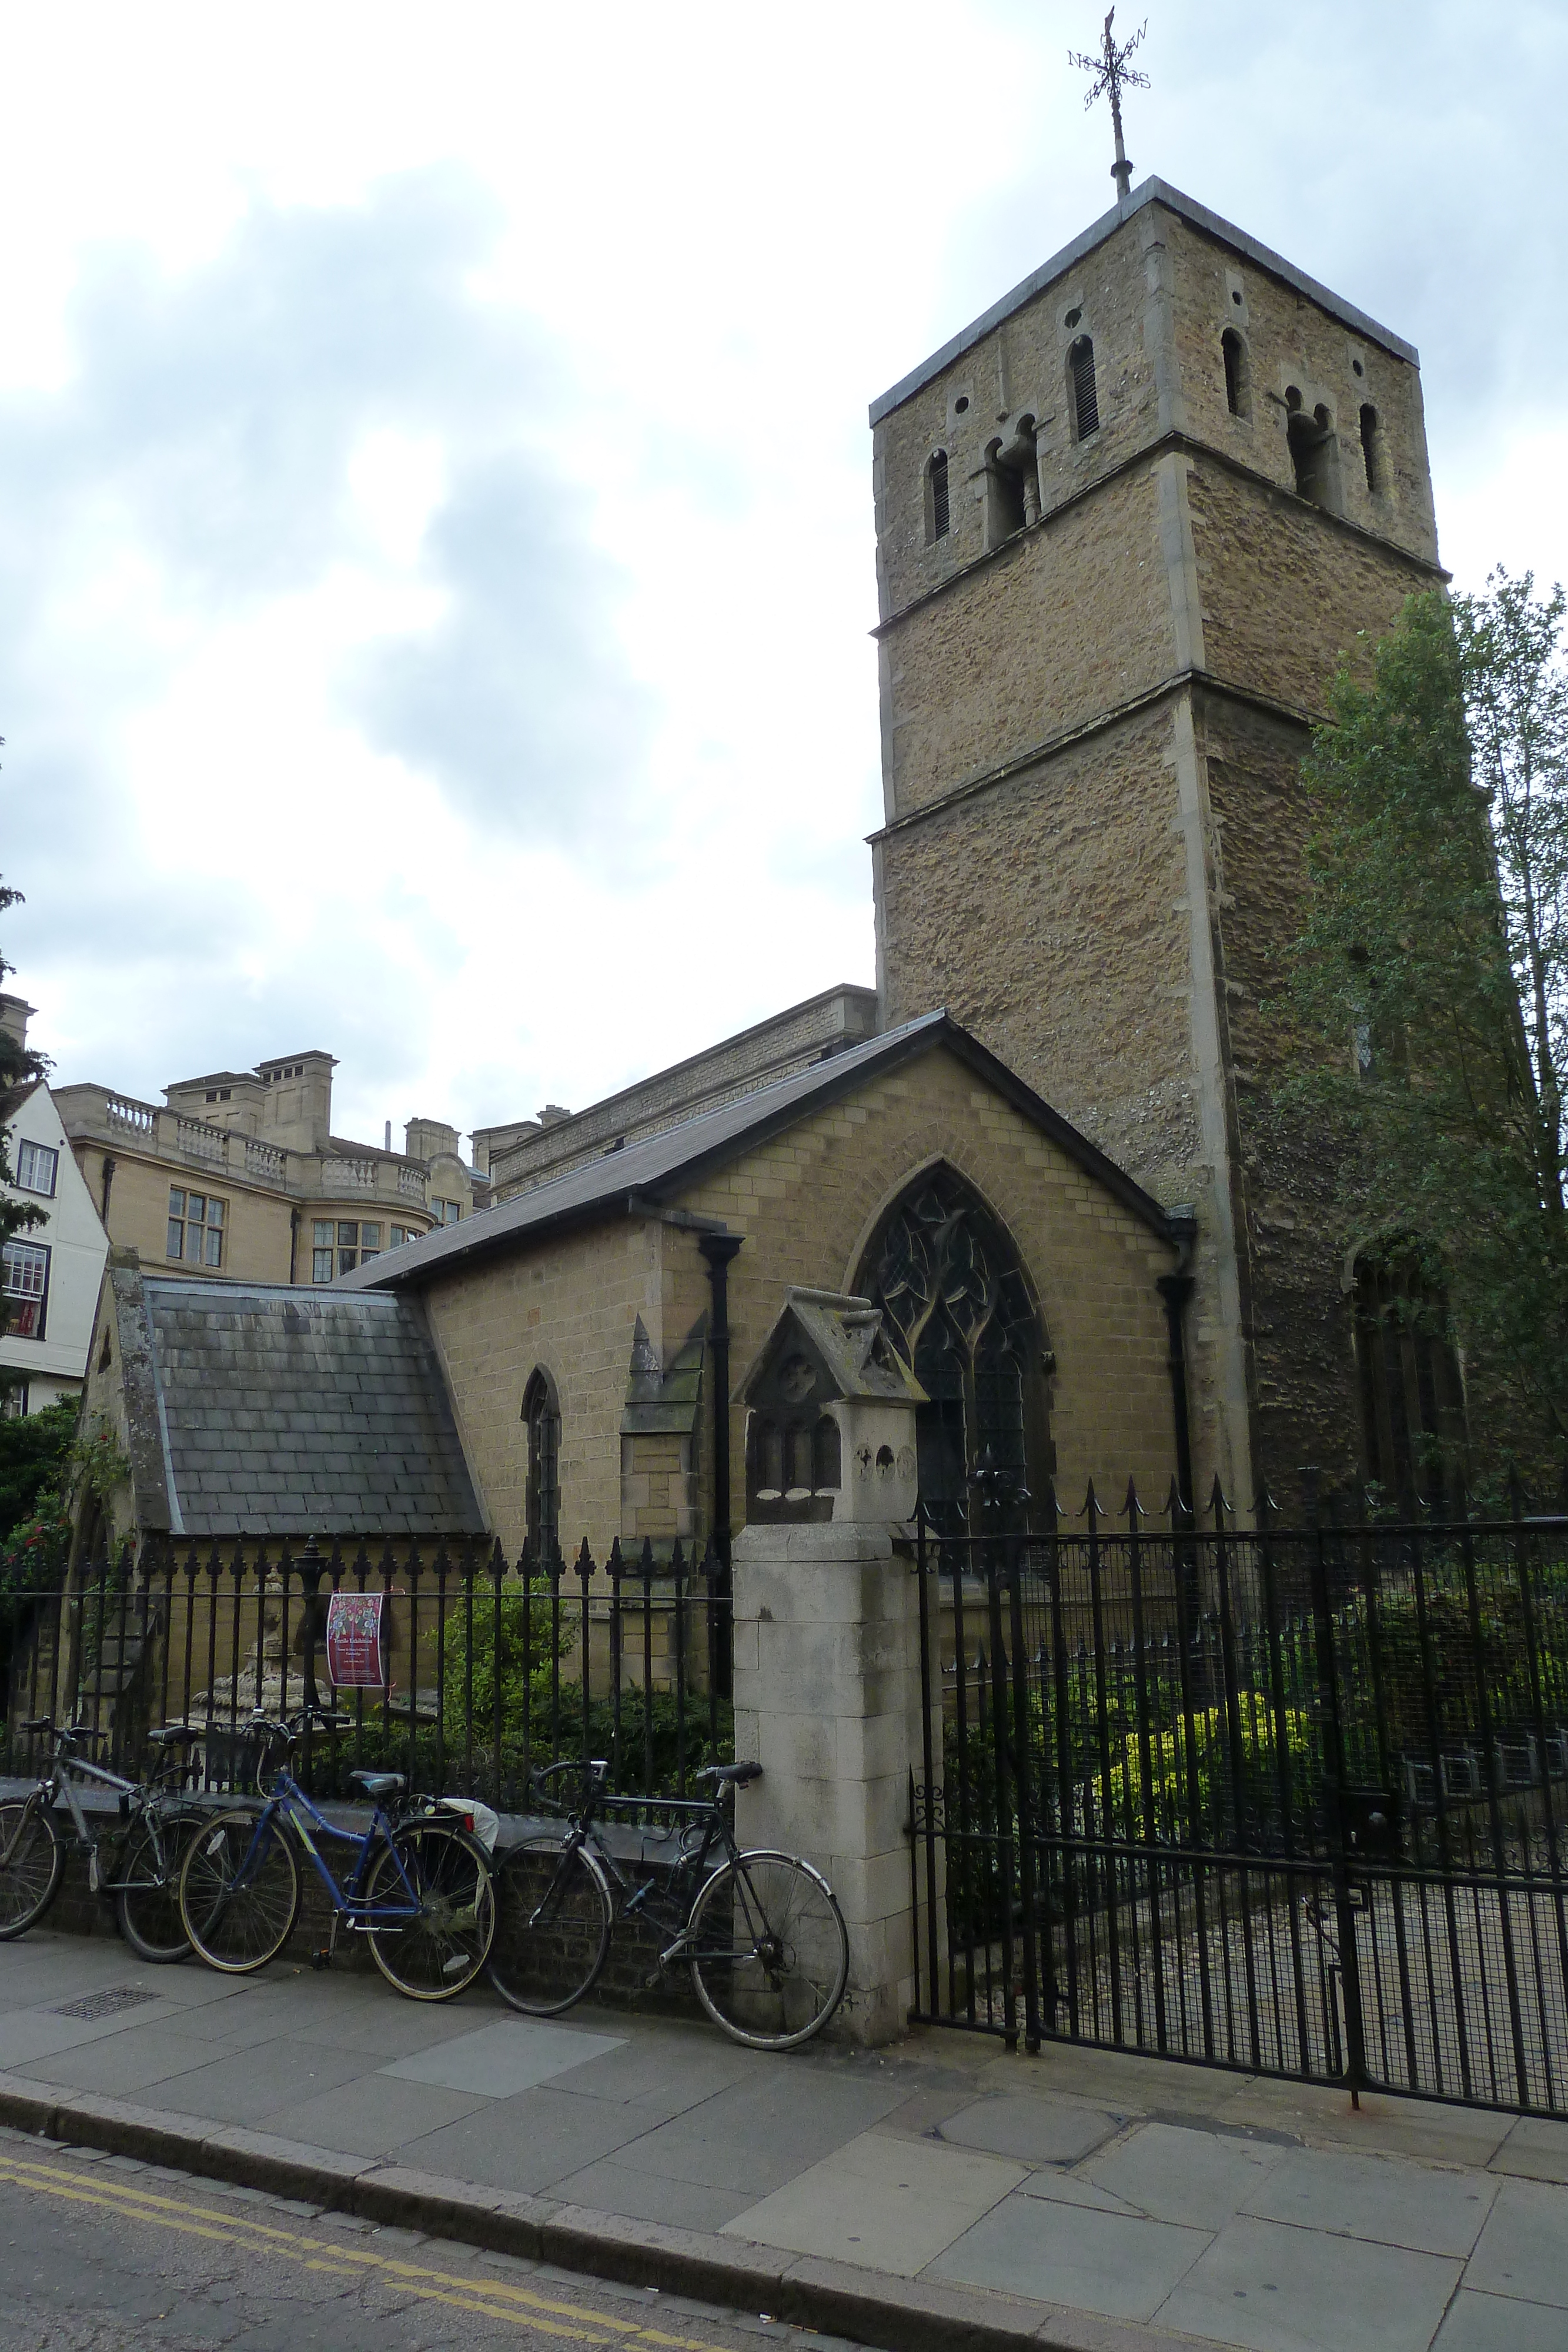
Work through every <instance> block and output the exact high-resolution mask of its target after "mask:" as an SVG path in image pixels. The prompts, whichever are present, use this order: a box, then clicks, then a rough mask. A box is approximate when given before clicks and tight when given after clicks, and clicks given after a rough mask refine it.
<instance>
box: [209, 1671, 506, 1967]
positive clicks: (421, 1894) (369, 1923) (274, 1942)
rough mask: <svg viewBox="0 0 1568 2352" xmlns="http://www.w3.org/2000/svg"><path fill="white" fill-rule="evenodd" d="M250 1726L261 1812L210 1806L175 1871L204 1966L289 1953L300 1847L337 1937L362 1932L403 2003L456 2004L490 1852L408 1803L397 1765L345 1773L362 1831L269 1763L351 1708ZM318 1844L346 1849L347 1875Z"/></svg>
mask: <svg viewBox="0 0 1568 2352" xmlns="http://www.w3.org/2000/svg"><path fill="white" fill-rule="evenodd" d="M252 1728H253V1730H254V1732H255V1733H256V1737H257V1738H258V1739H259V1740H260V1742H261V1743H262V1758H261V1761H260V1764H259V1766H258V1771H257V1780H258V1785H260V1786H261V1787H262V1789H263V1791H264V1795H265V1802H264V1803H263V1805H262V1807H261V1810H260V1811H259V1812H257V1811H256V1808H255V1806H254V1805H248V1806H236V1807H235V1808H234V1809H233V1810H232V1811H227V1812H222V1813H215V1814H214V1815H213V1816H212V1818H211V1820H210V1821H209V1822H207V1823H206V1825H205V1826H204V1828H203V1829H202V1830H201V1831H200V1832H198V1834H197V1835H196V1836H195V1837H194V1838H193V1840H192V1842H191V1845H190V1848H189V1850H188V1852H187V1853H186V1855H185V1864H184V1868H183V1871H182V1872H181V1874H180V1916H181V1917H182V1919H183V1922H184V1927H185V1933H186V1934H187V1935H188V1936H189V1937H190V1939H191V1942H192V1944H193V1946H194V1948H195V1949H196V1950H197V1951H198V1952H199V1953H200V1954H201V1956H202V1958H203V1959H204V1960H205V1961H206V1962H207V1965H208V1966H209V1968H214V1969H222V1970H223V1971H224V1972H225V1975H229V1976H244V1975H246V1974H247V1973H248V1972H249V1971H250V1970H251V1969H259V1968H265V1967H266V1965H267V1961H268V1960H270V1959H272V1958H275V1957H276V1955H277V1953H279V1952H280V1951H281V1950H282V1949H283V1947H284V1946H285V1944H287V1941H288V1938H289V1937H290V1935H291V1934H292V1933H293V1931H294V1923H295V1921H296V1919H297V1918H298V1916H299V1862H298V1856H299V1854H300V1853H302V1852H303V1853H305V1854H306V1855H308V1858H309V1860H310V1861H311V1862H312V1863H313V1864H315V1867H316V1872H317V1874H318V1876H319V1878H320V1881H321V1884H322V1885H323V1886H324V1887H325V1888H326V1890H327V1894H328V1897H329V1901H330V1903H331V1905H332V1943H333V1944H334V1945H335V1943H336V1941H337V1935H338V1930H339V1928H340V1927H344V1926H346V1927H348V1928H349V1929H350V1931H351V1932H354V1933H358V1934H361V1935H362V1936H363V1937H365V1940H366V1942H367V1943H368V1944H369V1945H370V1948H371V1958H372V1959H373V1960H374V1961H375V1964H376V1966H377V1968H378V1969H380V1970H381V1972H382V1976H383V1977H385V1979H386V1980H387V1982H388V1983H389V1984H392V1985H395V1986H396V1987H397V1990H399V1992H402V1993H406V1994H407V1995H408V1996H409V1998H410V2000H451V1998H452V1996H453V1994H454V1993H458V1992H461V1991H462V1990H463V1989H464V1987H465V1985H470V1984H472V1983H473V1981H474V1979H475V1978H476V1976H477V1975H478V1973H479V1971H480V1969H482V1968H483V1967H484V1965H485V1963H486V1959H487V1958H489V1953H490V1945H491V1941H492V1939H493V1938H494V1936H495V1932H496V1900H495V1893H494V1888H493V1885H492V1881H491V1876H490V1864H489V1857H488V1856H487V1854H486V1852H485V1849H484V1847H483V1846H482V1845H481V1844H480V1843H479V1841H478V1839H477V1838H476V1837H474V1836H472V1835H470V1833H469V1832H467V1831H466V1830H465V1828H464V1827H463V1826H462V1824H461V1822H460V1821H459V1820H458V1818H457V1817H456V1816H455V1814H454V1813H453V1812H452V1811H450V1810H445V1809H443V1808H441V1807H439V1806H433V1805H431V1804H430V1803H429V1802H428V1801H426V1800H424V1799H417V1800H414V1801H413V1804H414V1805H417V1806H418V1807H420V1808H421V1810H418V1811H414V1810H413V1807H412V1806H411V1804H410V1802H409V1801H407V1800H406V1799H405V1797H404V1793H403V1791H404V1782H403V1778H402V1773H401V1772H354V1773H351V1774H350V1779H351V1780H357V1781H358V1782H359V1783H360V1785H361V1788H362V1789H363V1790H364V1792H365V1794H366V1796H367V1797H369V1798H370V1799H371V1804H372V1806H373V1809H374V1810H373V1812H372V1816H371V1825H370V1827H369V1829H368V1830H366V1831H364V1832H362V1833H361V1832H360V1831H358V1830H343V1829H339V1828H338V1827H337V1826H336V1825H335V1824H334V1823H333V1822H329V1820H328V1819H327V1817H326V1815H325V1814H324V1813H323V1812H322V1811H320V1810H319V1807H318V1806H316V1805H315V1804H313V1803H312V1802H311V1801H310V1799H309V1798H308V1796H307V1795H306V1793H305V1791H304V1790H303V1789H302V1788H301V1787H300V1786H299V1784H298V1781H297V1780H295V1779H294V1777H293V1775H292V1774H291V1773H290V1771H289V1770H288V1768H287V1763H286V1762H279V1763H278V1764H277V1769H276V1770H273V1769H271V1767H272V1759H273V1757H274V1755H275V1754H276V1752H277V1749H278V1748H281V1750H282V1752H283V1755H284V1756H286V1757H287V1755H288V1754H289V1753H291V1752H292V1750H293V1748H295V1747H296V1745H297V1744H298V1741H299V1740H301V1739H302V1738H304V1737H305V1736H306V1733H307V1731H315V1730H318V1729H321V1730H328V1731H333V1730H346V1729H351V1728H352V1720H351V1718H350V1717H347V1716H335V1715H330V1714H328V1713H327V1712H326V1711H325V1710H323V1709H321V1708H319V1707H310V1708H306V1709H304V1710H302V1711H301V1713H300V1714H298V1715H297V1716H291V1717H288V1718H287V1721H286V1722H282V1723H278V1722H274V1721H272V1720H270V1719H269V1718H267V1717H256V1719H255V1721H254V1723H253V1726H252ZM269 1784H270V1785H269ZM389 1808H390V1810H389ZM318 1838H322V1839H327V1838H330V1839H333V1840H335V1841H336V1842H338V1843H341V1844H346V1845H350V1846H351V1847H352V1848H353V1849H354V1851H353V1853H352V1856H351V1859H350V1864H349V1868H348V1872H347V1874H346V1876H345V1877H344V1878H343V1879H342V1880H339V1879H338V1878H337V1877H336V1876H335V1874H334V1873H333V1871H332V1869H331V1866H330V1864H329V1863H328V1862H327V1861H326V1860H325V1858H324V1857H323V1855H322V1853H321V1852H320V1850H319V1847H318V1845H317V1843H316V1841H317V1839H318ZM330 1953H331V1946H329V1948H328V1953H327V1955H326V1957H327V1958H329V1957H330Z"/></svg>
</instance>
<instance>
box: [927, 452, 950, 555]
mask: <svg viewBox="0 0 1568 2352" xmlns="http://www.w3.org/2000/svg"><path fill="white" fill-rule="evenodd" d="M948 520H949V514H948V507H947V452H946V449H938V450H937V452H936V456H935V457H933V458H932V460H931V463H930V464H929V465H928V466H927V467H926V468H925V541H926V544H927V546H929V545H931V543H932V542H933V541H936V540H938V539H946V536H947V526H948Z"/></svg>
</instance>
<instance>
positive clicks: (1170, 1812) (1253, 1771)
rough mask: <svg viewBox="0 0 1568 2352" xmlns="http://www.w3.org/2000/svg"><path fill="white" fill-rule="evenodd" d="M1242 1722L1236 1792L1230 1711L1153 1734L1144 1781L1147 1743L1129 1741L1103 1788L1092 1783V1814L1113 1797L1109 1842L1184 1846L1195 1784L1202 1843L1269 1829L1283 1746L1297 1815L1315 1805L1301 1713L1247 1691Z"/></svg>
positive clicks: (1211, 1712)
mask: <svg viewBox="0 0 1568 2352" xmlns="http://www.w3.org/2000/svg"><path fill="white" fill-rule="evenodd" d="M1237 1716H1238V1730H1239V1738H1238V1740H1237V1746H1238V1748H1239V1786H1236V1785H1233V1784H1234V1782H1235V1781H1236V1778H1237V1770H1238V1762H1237V1759H1235V1758H1234V1757H1233V1755H1232V1750H1231V1726H1230V1723H1229V1721H1228V1717H1227V1714H1226V1710H1225V1709H1224V1708H1223V1707H1219V1706H1210V1707H1205V1708H1204V1709H1203V1710H1202V1711H1201V1712H1198V1713H1195V1714H1193V1715H1192V1716H1191V1717H1186V1716H1182V1715H1178V1716H1177V1717H1176V1718H1175V1721H1174V1723H1173V1725H1172V1727H1171V1728H1170V1729H1169V1730H1168V1731H1155V1730H1151V1731H1150V1733H1149V1735H1148V1751H1149V1756H1148V1771H1147V1774H1146V1775H1145V1768H1144V1741H1143V1740H1142V1739H1141V1738H1138V1737H1137V1735H1136V1734H1133V1735H1130V1736H1128V1737H1126V1738H1124V1739H1123V1741H1122V1743H1121V1747H1120V1751H1119V1753H1117V1754H1116V1756H1115V1760H1114V1762H1113V1764H1112V1767H1111V1769H1110V1771H1109V1773H1108V1774H1105V1775H1104V1776H1103V1781H1102V1780H1094V1781H1092V1782H1091V1783H1090V1784H1089V1788H1088V1791H1087V1802H1088V1809H1089V1810H1092V1811H1100V1810H1102V1809H1103V1806H1104V1804H1105V1801H1106V1799H1107V1798H1108V1799H1109V1808H1110V1817H1111V1818H1110V1821H1109V1822H1108V1823H1107V1824H1106V1827H1107V1830H1108V1832H1109V1833H1110V1834H1111V1835H1113V1836H1118V1837H1127V1838H1141V1837H1144V1836H1146V1835H1147V1834H1148V1833H1149V1832H1150V1830H1151V1829H1152V1830H1153V1832H1154V1834H1155V1837H1157V1838H1161V1839H1164V1840H1166V1841H1168V1842H1169V1843H1172V1844H1176V1845H1179V1844H1183V1843H1186V1841H1187V1839H1188V1838H1189V1837H1190V1835H1191V1822H1192V1810H1191V1809H1192V1791H1193V1782H1194V1780H1196V1781H1197V1810H1198V1818H1199V1824H1200V1828H1199V1834H1200V1835H1201V1836H1204V1837H1208V1838H1215V1839H1218V1840H1224V1839H1225V1838H1226V1837H1227V1835H1228V1834H1232V1835H1233V1834H1235V1833H1236V1832H1245V1830H1246V1829H1247V1828H1248V1827H1253V1828H1268V1827H1270V1826H1271V1825H1273V1824H1275V1823H1276V1822H1277V1819H1278V1813H1279V1759H1280V1751H1281V1745H1282V1746H1283V1748H1284V1753H1285V1760H1286V1763H1287V1765H1288V1767H1289V1772H1288V1780H1289V1787H1290V1790H1291V1801H1292V1804H1293V1806H1294V1807H1295V1808H1296V1809H1297V1810H1298V1811H1299V1810H1300V1809H1301V1807H1302V1806H1303V1804H1304V1803H1307V1802H1310V1798H1309V1796H1308V1790H1309V1780H1308V1775H1309V1773H1310V1771H1311V1769H1312V1751H1311V1747H1310V1744H1309V1741H1308V1737H1307V1717H1306V1715H1305V1714H1304V1713H1303V1712H1302V1711H1301V1709H1300V1708H1299V1707H1285V1708H1283V1709H1280V1710H1276V1709H1275V1708H1274V1707H1272V1706H1270V1703H1269V1701H1268V1700H1267V1699H1266V1698H1265V1697H1264V1696H1262V1694H1261V1693H1260V1692H1259V1691H1252V1690H1244V1691H1241V1692H1239V1694H1238V1704H1237Z"/></svg>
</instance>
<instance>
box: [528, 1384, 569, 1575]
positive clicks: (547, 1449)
mask: <svg viewBox="0 0 1568 2352" xmlns="http://www.w3.org/2000/svg"><path fill="white" fill-rule="evenodd" d="M523 1421H524V1423H525V1425H526V1426H527V1429H528V1547H529V1549H530V1550H531V1551H532V1553H533V1556H534V1558H535V1559H536V1560H538V1561H540V1562H544V1561H548V1560H549V1559H553V1558H554V1557H555V1556H556V1554H557V1553H558V1552H559V1549H560V1407H559V1403H558V1402H557V1400H556V1393H555V1385H554V1383H553V1381H551V1380H550V1377H549V1373H548V1372H545V1371H536V1372H535V1373H534V1374H533V1375H532V1377H531V1378H530V1380H529V1381H528V1387H527V1388H526V1389H525V1390H524V1391H523Z"/></svg>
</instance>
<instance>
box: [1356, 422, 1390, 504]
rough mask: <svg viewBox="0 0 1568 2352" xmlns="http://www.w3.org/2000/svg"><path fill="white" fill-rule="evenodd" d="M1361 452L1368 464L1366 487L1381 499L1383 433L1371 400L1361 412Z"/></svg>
mask: <svg viewBox="0 0 1568 2352" xmlns="http://www.w3.org/2000/svg"><path fill="white" fill-rule="evenodd" d="M1361 454H1362V457H1363V458H1364V460H1365V464H1366V487H1367V488H1368V489H1369V490H1370V491H1371V492H1372V495H1373V497H1374V498H1375V499H1379V498H1381V497H1382V496H1383V492H1384V489H1385V477H1384V471H1383V433H1382V429H1381V427H1380V426H1379V425H1378V422H1377V411H1376V409H1375V408H1374V407H1373V405H1372V403H1371V402H1370V401H1368V402H1367V403H1366V404H1365V405H1364V408H1363V409H1362V412H1361Z"/></svg>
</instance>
